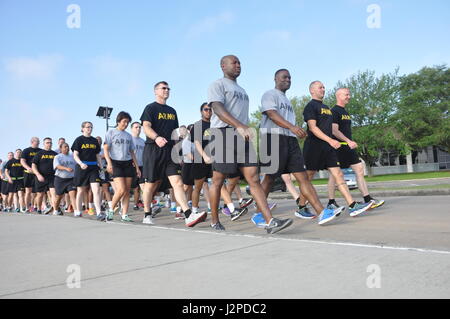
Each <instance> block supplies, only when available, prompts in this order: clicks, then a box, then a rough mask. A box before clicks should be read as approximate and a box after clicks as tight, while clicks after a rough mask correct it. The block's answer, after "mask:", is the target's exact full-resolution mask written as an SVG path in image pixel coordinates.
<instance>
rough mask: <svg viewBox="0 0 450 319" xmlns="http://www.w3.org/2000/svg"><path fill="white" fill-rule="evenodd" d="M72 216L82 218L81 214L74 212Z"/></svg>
mask: <svg viewBox="0 0 450 319" xmlns="http://www.w3.org/2000/svg"><path fill="white" fill-rule="evenodd" d="M73 216H75V217H83V214H82V213H81V212H74V213H73Z"/></svg>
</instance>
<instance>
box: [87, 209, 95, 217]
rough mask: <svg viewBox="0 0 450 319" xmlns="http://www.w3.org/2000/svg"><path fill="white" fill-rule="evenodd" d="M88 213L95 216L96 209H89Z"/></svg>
mask: <svg viewBox="0 0 450 319" xmlns="http://www.w3.org/2000/svg"><path fill="white" fill-rule="evenodd" d="M87 213H88V214H89V216H94V215H95V209H94V207H91V208H89V209H88V211H87Z"/></svg>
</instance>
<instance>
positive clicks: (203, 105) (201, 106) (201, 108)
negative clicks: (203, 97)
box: [200, 102, 208, 111]
mask: <svg viewBox="0 0 450 319" xmlns="http://www.w3.org/2000/svg"><path fill="white" fill-rule="evenodd" d="M207 105H208V103H206V102H203V104H202V105H200V111H203V108H204V107H205V106H207Z"/></svg>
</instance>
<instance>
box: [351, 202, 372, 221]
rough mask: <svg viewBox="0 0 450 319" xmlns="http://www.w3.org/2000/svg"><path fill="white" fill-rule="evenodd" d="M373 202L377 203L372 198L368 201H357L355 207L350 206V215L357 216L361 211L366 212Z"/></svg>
mask: <svg viewBox="0 0 450 319" xmlns="http://www.w3.org/2000/svg"><path fill="white" fill-rule="evenodd" d="M373 203H375V201H374V200H371V201H370V202H368V203H356V204H355V206H354V207H353V208H350V207H349V208H348V211H349V213H350V216H352V217H355V216H358V215H359V214H361V213H364V212H365V211H366V210H368V209H370V208H371V207H372V205H373Z"/></svg>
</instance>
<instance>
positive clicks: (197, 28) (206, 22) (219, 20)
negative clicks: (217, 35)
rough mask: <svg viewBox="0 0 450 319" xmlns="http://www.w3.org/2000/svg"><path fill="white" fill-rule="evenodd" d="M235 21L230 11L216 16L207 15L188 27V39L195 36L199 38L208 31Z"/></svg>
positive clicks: (210, 31)
mask: <svg viewBox="0 0 450 319" xmlns="http://www.w3.org/2000/svg"><path fill="white" fill-rule="evenodd" d="M233 21H234V14H233V13H232V12H230V11H224V12H221V13H220V14H218V15H215V16H210V17H205V18H203V19H202V20H201V21H199V22H197V23H196V24H194V25H192V26H191V27H190V28H189V29H188V31H187V33H186V39H188V40H192V39H194V38H199V37H201V36H203V35H204V34H206V33H213V32H215V31H216V30H217V29H218V28H219V27H220V26H222V25H226V24H231V23H233Z"/></svg>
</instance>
